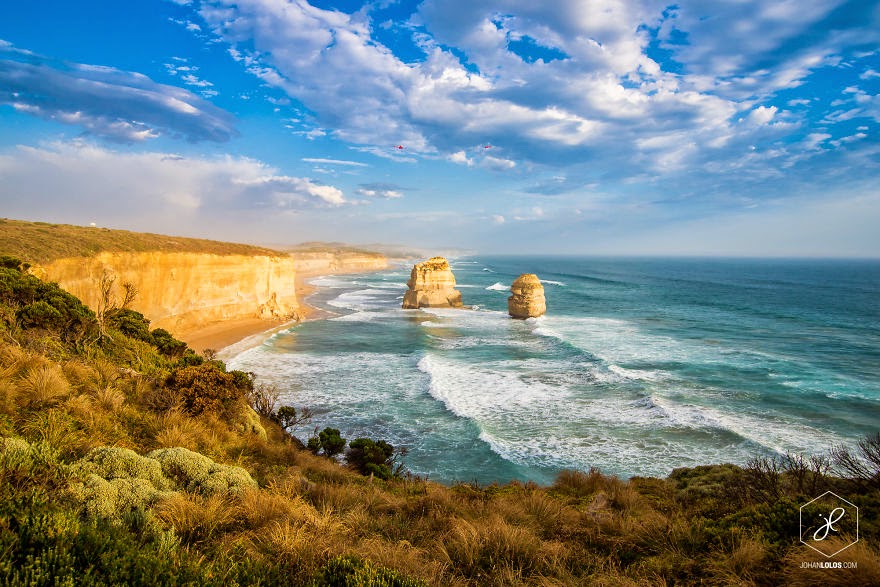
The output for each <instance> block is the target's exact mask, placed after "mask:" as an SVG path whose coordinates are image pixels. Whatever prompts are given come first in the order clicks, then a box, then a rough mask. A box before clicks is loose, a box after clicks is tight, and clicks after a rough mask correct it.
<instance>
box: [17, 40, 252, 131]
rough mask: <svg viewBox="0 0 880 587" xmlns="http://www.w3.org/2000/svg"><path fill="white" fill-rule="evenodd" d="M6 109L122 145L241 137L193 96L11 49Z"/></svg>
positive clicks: (228, 120) (133, 76)
mask: <svg viewBox="0 0 880 587" xmlns="http://www.w3.org/2000/svg"><path fill="white" fill-rule="evenodd" d="M193 81H197V79H196V78H193ZM204 83H206V82H204ZM196 85H200V86H201V87H206V86H204V85H203V84H202V83H199V84H196ZM0 104H7V105H9V106H12V107H13V108H15V109H16V110H18V111H19V112H26V113H28V114H32V115H34V116H38V117H40V118H44V119H46V120H54V121H57V122H61V123H64V124H70V125H75V126H79V127H81V128H83V129H84V130H85V131H86V132H88V133H89V134H93V135H96V136H99V137H102V138H105V139H108V140H112V141H118V142H127V143H131V142H140V141H144V140H147V139H151V138H156V137H158V136H163V135H164V136H170V137H178V138H184V139H186V140H189V141H217V142H223V141H227V140H229V139H230V138H232V137H234V136H236V135H237V131H236V130H235V127H234V120H233V118H232V116H231V115H230V114H228V113H227V112H225V111H223V110H221V109H219V108H217V107H216V106H214V105H212V104H210V103H209V102H206V101H205V100H203V99H202V98H200V97H198V96H196V95H195V94H193V93H192V92H189V91H187V90H184V89H181V88H177V87H173V86H168V85H164V84H159V83H156V82H154V81H153V80H151V79H150V78H148V77H147V76H145V75H142V74H139V73H132V72H126V71H121V70H119V69H115V68H112V67H103V66H96V65H85V64H79V63H61V62H54V61H51V60H48V59H45V58H42V57H38V56H34V55H32V54H29V55H26V56H25V57H24V58H23V57H22V54H21V52H20V51H15V50H13V49H12V48H11V46H9V45H8V44H7V45H6V46H0Z"/></svg>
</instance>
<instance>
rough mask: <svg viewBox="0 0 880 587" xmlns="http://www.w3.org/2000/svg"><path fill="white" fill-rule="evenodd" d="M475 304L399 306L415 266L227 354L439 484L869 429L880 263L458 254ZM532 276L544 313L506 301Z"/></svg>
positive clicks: (737, 452) (662, 462)
mask: <svg viewBox="0 0 880 587" xmlns="http://www.w3.org/2000/svg"><path fill="white" fill-rule="evenodd" d="M451 262H452V268H453V271H454V273H455V277H456V280H457V282H458V287H459V289H460V290H461V292H462V296H463V299H464V303H465V304H466V305H469V306H472V309H458V310H453V309H430V310H428V309H426V310H402V309H401V308H400V304H401V300H402V297H403V293H404V291H405V290H406V280H407V278H408V277H409V271H410V269H411V264H410V265H406V266H404V265H401V266H399V267H396V268H393V269H392V270H388V271H384V272H380V273H371V274H365V275H345V276H329V277H322V278H317V279H314V280H312V282H313V283H314V284H315V285H318V286H320V290H319V292H318V293H317V294H316V295H314V296H313V297H312V298H311V299H310V300H309V302H310V303H312V304H314V305H317V306H319V307H322V308H326V309H328V310H331V311H333V312H335V313H336V314H337V317H334V318H330V319H325V320H318V321H313V322H306V323H303V324H300V325H297V326H295V327H294V328H292V329H290V330H287V331H284V332H280V333H278V334H276V335H274V336H272V337H271V338H269V339H268V340H266V341H265V342H264V343H263V344H262V345H260V346H257V347H254V348H250V349H248V350H246V351H244V352H242V353H240V354H238V355H237V356H235V357H234V358H232V359H231V360H230V361H229V363H230V366H231V367H233V368H236V369H244V370H248V371H253V372H255V373H257V374H258V376H259V379H260V380H262V381H267V382H272V383H275V384H277V385H278V386H279V387H280V388H281V390H282V391H283V394H284V395H283V403H288V404H292V405H295V406H309V407H311V408H312V409H313V410H314V412H315V413H316V418H315V420H314V422H313V423H312V426H311V427H309V428H307V429H302V430H299V431H298V435H299V436H301V437H302V438H305V437H307V436H309V435H310V434H311V432H312V428H313V427H314V426H315V425H317V426H319V427H321V428H323V427H325V426H333V427H336V428H339V429H341V431H342V433H343V436H345V437H347V438H349V439H353V438H356V437H358V436H368V437H372V438H383V439H386V440H388V441H389V442H391V443H392V444H393V445H395V446H405V447H407V448H408V450H409V454H408V455H407V457H406V459H405V464H406V466H407V467H408V469H409V470H411V471H412V472H414V473H417V474H419V475H427V476H428V477H429V478H431V479H434V480H437V481H441V482H453V481H473V480H476V481H479V482H481V483H487V482H491V481H507V480H510V479H521V480H534V481H537V482H539V483H549V482H551V481H552V480H553V478H554V476H555V475H556V474H557V473H558V472H559V471H560V470H562V469H566V468H577V469H582V470H587V469H589V468H590V467H597V468H599V469H600V470H602V471H603V472H605V473H611V474H616V475H619V476H622V477H630V476H634V475H654V476H665V475H667V474H668V473H669V472H670V471H672V469H674V468H676V467H682V466H695V465H700V464H709V463H722V462H732V463H738V464H743V463H745V462H746V461H747V460H748V459H749V458H750V457H753V456H769V455H773V454H782V453H785V452H799V453H805V454H819V453H824V452H827V451H828V449H829V448H831V447H832V446H833V445H838V444H849V445H852V444H854V443H855V442H856V441H857V440H859V439H860V438H862V437H863V436H864V435H865V434H867V433H869V432H876V431H877V430H880V262H877V261H824V260H810V261H804V260H733V259H721V260H719V259H665V260H662V259H602V258H576V257H479V256H477V257H466V258H459V259H453V260H451ZM521 273H536V274H537V275H538V276H539V277H540V278H541V280H542V281H543V283H544V289H545V295H546V298H547V315H546V316H544V317H542V318H538V319H529V320H526V321H521V320H513V319H511V318H509V317H508V315H507V296H508V295H509V288H510V283H511V282H512V281H513V280H514V279H515V278H516V277H517V276H518V275H519V274H521Z"/></svg>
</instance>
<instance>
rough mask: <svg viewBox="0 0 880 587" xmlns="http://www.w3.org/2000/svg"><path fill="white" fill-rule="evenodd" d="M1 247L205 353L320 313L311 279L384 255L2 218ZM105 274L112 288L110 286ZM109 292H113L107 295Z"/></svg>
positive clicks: (372, 265) (381, 260)
mask: <svg viewBox="0 0 880 587" xmlns="http://www.w3.org/2000/svg"><path fill="white" fill-rule="evenodd" d="M2 223H3V224H2V226H3V229H4V231H3V236H2V237H0V249H2V250H4V251H8V252H10V253H11V254H14V255H16V256H18V257H19V258H21V259H22V260H24V261H27V262H28V263H30V264H31V268H30V271H31V273H32V274H34V275H36V276H37V277H40V278H41V279H44V280H46V281H54V282H57V283H58V284H59V285H60V286H61V287H62V288H64V289H65V290H66V291H68V292H70V293H72V294H73V295H75V296H77V297H78V298H80V299H81V300H83V302H85V304H86V305H87V306H89V307H90V308H92V309H94V310H100V308H101V307H102V305H107V304H113V303H118V302H119V301H120V300H121V299H122V298H123V297H124V292H123V289H124V286H125V285H126V284H128V285H130V287H131V288H132V291H133V292H134V296H133V299H132V300H131V302H130V307H131V309H133V310H136V311H138V312H141V313H142V314H143V315H144V316H145V317H146V318H148V319H149V320H150V322H151V325H152V326H153V327H154V328H164V329H166V330H168V331H169V332H170V333H171V334H173V335H174V336H176V337H177V338H179V339H180V340H183V341H184V342H186V343H187V344H188V345H189V346H190V347H191V348H193V349H195V350H196V351H199V352H201V351H203V350H205V349H214V350H219V349H221V348H223V347H225V346H228V345H230V344H232V343H234V342H236V341H238V340H241V339H243V338H246V337H248V336H251V335H254V334H258V333H260V332H264V331H267V330H270V329H273V328H277V327H279V326H281V325H284V324H287V323H290V322H295V321H298V320H304V319H308V318H310V317H312V316H313V315H314V314H315V312H316V310H315V309H314V308H311V307H309V306H308V305H306V304H304V303H303V301H302V300H303V299H304V298H305V297H307V296H308V295H309V294H310V293H312V291H313V288H312V287H311V286H310V285H308V283H306V281H307V279H308V278H310V277H315V276H318V275H330V274H335V273H359V272H365V271H375V270H379V269H384V268H386V267H387V266H388V263H389V260H388V258H387V257H386V256H385V255H382V254H380V253H374V252H370V251H365V250H359V249H356V248H353V247H346V246H339V245H326V246H323V245H321V244H311V245H309V246H306V247H290V248H287V249H279V250H275V249H268V248H265V247H258V246H252V245H240V244H232V243H223V242H218V241H208V240H202V239H190V238H182V237H170V236H163V235H154V234H147V233H134V232H129V231H122V230H111V229H104V228H95V227H77V226H70V225H57V224H48V223H40V222H34V223H30V222H23V221H15V220H2ZM102 281H103V282H104V287H105V288H106V291H102ZM102 298H104V299H102Z"/></svg>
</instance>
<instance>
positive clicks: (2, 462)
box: [0, 436, 33, 469]
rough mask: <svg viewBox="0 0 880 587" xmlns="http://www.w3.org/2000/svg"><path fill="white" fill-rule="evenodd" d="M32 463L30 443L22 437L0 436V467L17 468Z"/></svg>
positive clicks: (28, 465)
mask: <svg viewBox="0 0 880 587" xmlns="http://www.w3.org/2000/svg"><path fill="white" fill-rule="evenodd" d="M32 464H33V451H32V450H31V445H30V443H28V441H27V440H25V439H24V438H18V437H17V436H16V437H11V438H0V469H18V468H24V467H30V466H31V465H32Z"/></svg>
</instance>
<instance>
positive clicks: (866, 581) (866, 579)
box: [783, 538, 880, 587]
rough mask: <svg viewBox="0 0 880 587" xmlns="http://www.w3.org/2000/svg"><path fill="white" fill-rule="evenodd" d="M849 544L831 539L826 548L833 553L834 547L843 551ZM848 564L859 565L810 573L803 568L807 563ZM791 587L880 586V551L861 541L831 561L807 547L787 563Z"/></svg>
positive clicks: (815, 570) (792, 556)
mask: <svg viewBox="0 0 880 587" xmlns="http://www.w3.org/2000/svg"><path fill="white" fill-rule="evenodd" d="M846 544H847V542H845V541H843V540H841V539H840V538H830V539H828V542H827V543H826V544H825V546H826V547H828V548H829V550H835V548H834V546H836V547H838V548H843V547H844V546H846ZM814 562H841V563H843V562H846V563H855V564H856V567H857V568H854V569H853V568H847V569H844V568H841V569H810V568H802V567H801V565H802V564H805V563H814ZM783 569H784V570H785V579H786V584H787V585H792V586H797V587H801V586H803V587H826V586H827V587H854V586H856V585H880V550H878V548H877V547H876V546H875V545H871V544H868V543H867V542H865V541H859V542H857V543H856V544H854V545H853V546H850V547H849V548H847V549H846V550H844V551H843V552H841V553H840V554H838V555H836V556H834V557H832V558H830V559H827V558H825V557H824V556H822V555H820V554H817V553H816V552H815V551H813V550H811V549H810V548H808V547H807V546H801V547H799V548H797V549H795V550H793V551H792V552H791V553H789V554H788V556H786V557H785V559H784V560H783Z"/></svg>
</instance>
